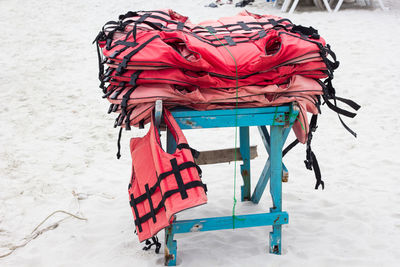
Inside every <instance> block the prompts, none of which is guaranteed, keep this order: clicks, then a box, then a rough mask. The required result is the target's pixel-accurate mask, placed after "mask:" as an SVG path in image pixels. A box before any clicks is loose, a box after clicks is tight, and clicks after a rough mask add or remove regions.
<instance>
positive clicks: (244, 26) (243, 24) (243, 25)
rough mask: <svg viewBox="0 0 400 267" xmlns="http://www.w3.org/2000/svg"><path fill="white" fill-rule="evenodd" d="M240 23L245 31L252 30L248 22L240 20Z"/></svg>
mask: <svg viewBox="0 0 400 267" xmlns="http://www.w3.org/2000/svg"><path fill="white" fill-rule="evenodd" d="M238 24H239V26H240V27H242V29H243V30H245V31H251V29H250V28H249V26H247V24H246V23H244V22H243V21H238Z"/></svg>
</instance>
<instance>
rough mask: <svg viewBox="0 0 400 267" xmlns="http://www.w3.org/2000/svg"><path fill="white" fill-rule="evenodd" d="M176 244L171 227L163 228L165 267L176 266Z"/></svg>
mask: <svg viewBox="0 0 400 267" xmlns="http://www.w3.org/2000/svg"><path fill="white" fill-rule="evenodd" d="M176 253H177V244H176V240H174V231H173V230H172V225H170V226H168V227H167V228H165V262H164V264H165V265H166V266H175V265H176Z"/></svg>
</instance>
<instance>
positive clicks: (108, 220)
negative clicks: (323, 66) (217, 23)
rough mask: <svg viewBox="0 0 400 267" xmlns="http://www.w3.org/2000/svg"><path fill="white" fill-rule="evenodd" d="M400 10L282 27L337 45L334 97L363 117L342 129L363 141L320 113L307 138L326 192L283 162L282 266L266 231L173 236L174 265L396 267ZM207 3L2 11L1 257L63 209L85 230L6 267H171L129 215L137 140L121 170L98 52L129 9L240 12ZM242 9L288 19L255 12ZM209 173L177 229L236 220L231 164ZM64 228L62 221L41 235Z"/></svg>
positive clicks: (3, 3)
mask: <svg viewBox="0 0 400 267" xmlns="http://www.w3.org/2000/svg"><path fill="white" fill-rule="evenodd" d="M398 2H399V1H395V0H387V1H385V3H386V4H387V5H388V6H390V7H391V10H390V11H387V12H383V11H381V10H380V9H379V8H378V7H377V8H376V9H370V8H363V7H361V8H360V7H353V6H354V5H351V4H347V5H344V6H343V8H342V10H341V11H340V12H339V13H336V14H328V13H326V12H322V11H317V10H316V9H315V8H307V7H301V6H300V7H299V8H298V9H297V12H296V13H295V14H293V15H286V14H284V15H283V16H287V17H289V18H290V19H292V21H293V22H295V23H297V24H302V25H306V26H308V25H312V26H314V27H315V28H317V29H319V31H320V33H321V35H322V36H323V37H324V38H325V39H326V40H327V41H328V42H329V43H330V44H331V45H332V48H333V50H334V51H335V52H336V54H337V55H338V58H339V60H340V61H341V66H340V68H339V70H338V71H337V72H336V77H335V86H336V88H337V92H338V95H339V96H343V97H349V98H352V99H354V100H356V101H357V102H359V103H360V104H361V105H362V109H361V110H360V112H359V115H358V116H357V117H356V118H355V119H354V120H346V121H347V122H348V123H349V125H350V126H351V127H352V128H353V129H354V130H355V131H356V132H357V133H358V138H357V139H355V138H353V137H352V136H351V135H350V134H348V133H347V132H346V131H345V130H344V129H343V128H342V127H341V125H340V122H339V120H338V119H337V116H336V115H335V114H334V113H333V112H331V111H330V110H329V109H327V108H326V107H324V109H323V115H322V116H320V120H319V128H318V131H317V134H316V135H315V138H314V140H313V141H314V142H313V148H314V151H315V153H316V154H317V157H318V159H319V162H320V166H321V170H322V174H323V178H324V180H325V182H326V189H325V190H324V191H315V190H314V189H313V186H314V175H313V173H312V172H310V171H308V170H306V169H305V168H304V164H303V159H304V156H305V147H304V146H299V147H296V148H295V149H294V150H293V151H291V153H290V154H288V155H287V157H286V158H285V163H286V165H287V166H288V168H289V170H290V180H289V183H287V184H284V187H283V191H284V195H283V207H284V210H285V211H287V212H288V213H289V217H290V223H289V224H288V225H286V226H284V227H283V240H282V247H283V253H282V255H281V256H276V255H271V254H269V253H267V246H268V232H269V230H270V227H262V228H248V229H241V230H235V231H232V230H226V231H217V232H206V233H198V234H186V235H177V240H178V264H179V265H180V266H398V260H399V259H400V252H399V251H400V249H399V247H400V211H399V206H400V183H399V173H400V160H399V157H398V149H399V148H400V145H399V143H398V142H399V141H398V140H399V139H400V119H399V116H398V115H397V113H398V110H397V108H398V103H399V94H400V93H399V92H400V90H399V88H398V87H399V85H398V84H399V82H400V74H399V73H400V54H399V53H400V52H399V51H400V35H399V25H400V5H399V3H398ZM207 3H209V1H208V0H201V1H200V0H197V1H188V0H174V1H172V0H171V1H167V0H159V1H145V0H135V1H121V0H113V1H104V0H87V1H72V0H65V1H50V0H42V1H35V0H31V1H22V0H0V11H1V16H0V29H1V30H0V33H1V35H0V36H1V40H0V51H2V55H1V57H0V66H1V71H0V88H1V90H0V99H1V103H2V104H1V109H0V122H1V125H2V130H1V131H0V144H1V147H0V201H1V202H0V255H2V254H5V253H7V252H9V248H10V247H12V246H13V245H18V244H21V243H24V240H23V239H24V237H26V236H28V235H29V234H30V233H31V231H32V230H33V229H34V228H35V227H36V226H37V225H38V224H39V223H40V222H41V221H42V220H43V219H44V218H45V217H46V216H47V215H49V214H50V213H51V212H53V211H55V210H60V209H62V210H66V211H69V212H72V213H74V214H79V215H80V216H83V217H85V218H87V219H88V220H87V221H81V220H78V219H74V218H69V219H67V220H65V221H63V222H61V223H60V224H59V226H58V227H57V228H56V229H54V230H50V231H47V232H45V233H43V234H42V235H40V236H38V237H37V238H36V239H34V240H32V241H31V242H30V243H28V244H27V245H26V246H25V247H22V248H20V249H17V250H16V251H15V252H14V253H13V254H11V255H10V256H8V257H5V258H1V259H0V266H68V267H69V266H156V265H157V266H160V265H163V254H162V253H161V254H158V255H156V254H154V252H153V251H142V250H141V248H142V246H143V244H140V243H139V242H138V239H137V237H136V236H135V235H134V233H133V231H134V224H133V216H132V214H131V210H130V207H129V204H128V194H127V186H128V181H129V177H130V168H131V167H130V155H129V150H128V141H129V137H131V136H135V135H141V134H143V130H141V131H139V130H134V131H132V132H128V133H124V135H123V139H122V155H123V157H122V159H121V160H119V161H118V160H116V159H115V153H116V138H117V130H116V129H113V128H112V124H113V116H109V115H107V114H106V110H107V103H106V101H105V100H102V99H101V92H100V89H98V81H97V71H98V68H97V58H96V52H95V47H94V45H91V42H92V40H93V39H94V37H95V36H96V34H97V32H98V31H99V30H100V27H101V26H102V25H103V24H104V23H105V22H106V21H108V20H111V19H115V18H116V17H117V15H119V14H121V13H125V12H126V11H128V10H148V9H157V8H172V9H175V10H176V11H178V12H181V13H182V14H184V15H188V16H190V17H191V19H192V21H194V22H199V21H201V20H205V19H209V18H217V17H220V16H226V15H234V14H236V13H238V12H239V10H238V9H236V8H234V7H232V6H226V5H225V6H222V7H220V8H218V9H207V8H204V7H203V6H204V5H205V4H207ZM248 10H249V11H253V12H256V13H266V14H267V13H272V14H278V15H279V14H280V11H279V10H278V9H275V8H273V7H272V6H271V5H270V3H265V2H264V1H261V0H258V1H256V3H255V4H254V6H252V7H249V8H248ZM281 15H282V14H281ZM186 133H187V137H188V140H189V142H190V143H191V145H192V146H194V147H195V148H197V149H198V150H207V149H213V148H215V144H218V145H220V147H221V148H226V147H232V146H233V145H234V144H233V142H234V141H233V140H234V139H233V136H234V130H233V129H225V130H221V129H220V130H216V131H211V130H208V131H205V130H201V131H192V132H190V131H187V132H186ZM253 136H254V138H253V139H252V140H251V143H252V144H257V145H258V146H259V154H260V157H258V158H257V159H256V160H254V162H253V169H252V174H253V181H255V178H257V177H258V175H259V173H260V171H261V169H262V167H263V164H264V161H265V152H264V151H263V149H262V143H261V140H260V139H259V137H258V134H257V131H256V129H253V130H252V137H253ZM205 138H208V140H209V141H207V142H204V139H205ZM203 170H204V175H203V177H204V181H205V182H206V183H207V184H208V188H209V194H208V196H209V203H208V204H207V205H204V206H202V207H199V208H194V209H191V210H189V211H185V212H184V213H182V214H179V216H178V217H179V218H200V217H208V216H224V215H230V214H231V208H232V204H233V203H232V197H233V188H232V187H233V164H230V165H228V164H219V165H210V166H207V167H203ZM253 183H254V182H253ZM240 184H241V182H240V180H238V189H237V192H239V191H240V190H239V186H240ZM73 192H75V196H74V194H73ZM77 193H78V194H79V200H78V198H77V197H76V194H77ZM237 197H238V198H239V194H237ZM270 205H271V201H270V198H269V197H267V196H264V197H263V198H262V200H261V203H260V204H259V205H258V206H254V205H252V204H251V203H239V204H238V207H237V212H238V213H239V214H240V213H249V212H261V211H267V210H268V208H269V206H270ZM64 217H66V215H64V214H57V215H55V216H54V217H52V218H51V219H50V220H49V221H48V222H46V223H45V224H44V225H43V226H42V227H41V229H43V228H45V227H47V226H49V225H51V224H52V223H54V222H56V221H57V220H60V219H62V218H64ZM159 236H160V238H161V240H163V239H164V237H163V234H160V235H159Z"/></svg>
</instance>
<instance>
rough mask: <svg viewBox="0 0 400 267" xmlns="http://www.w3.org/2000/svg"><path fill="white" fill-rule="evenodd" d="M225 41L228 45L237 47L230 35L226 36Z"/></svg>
mask: <svg viewBox="0 0 400 267" xmlns="http://www.w3.org/2000/svg"><path fill="white" fill-rule="evenodd" d="M224 39H225V41H226V42H227V43H228V45H229V46H235V45H236V43H235V42H234V41H233V39H232V37H230V36H229V35H225V36H224Z"/></svg>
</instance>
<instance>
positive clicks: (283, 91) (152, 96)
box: [107, 75, 323, 143]
mask: <svg viewBox="0 0 400 267" xmlns="http://www.w3.org/2000/svg"><path fill="white" fill-rule="evenodd" d="M289 81H290V82H289V83H287V84H282V85H279V86H278V85H268V86H244V87H240V88H239V90H238V91H237V96H236V89H235V88H232V89H229V90H226V89H217V88H201V89H199V88H191V89H187V88H186V87H184V88H179V87H175V86H172V85H168V84H145V85H140V86H138V87H137V88H135V89H134V90H133V91H132V92H131V93H130V94H129V98H128V100H127V104H126V106H127V114H125V116H122V115H121V114H120V116H119V118H118V119H117V125H121V126H124V127H127V128H129V127H130V126H131V125H134V126H138V124H139V123H140V122H141V121H142V122H143V124H145V123H147V122H148V121H149V120H150V116H151V112H152V111H153V109H154V103H155V101H156V100H158V99H161V100H163V105H164V106H165V107H166V108H168V109H170V108H173V107H176V106H186V107H190V108H193V109H196V110H210V109H224V108H235V107H236V101H238V107H239V108H250V107H264V106H279V105H282V104H286V103H291V102H297V103H298V104H299V108H300V116H299V120H296V122H295V124H294V125H293V130H294V132H295V134H296V136H297V138H298V140H299V141H300V142H302V143H304V142H305V141H306V139H307V133H308V121H307V115H306V113H307V112H310V113H312V114H318V99H317V96H318V95H322V93H323V92H322V88H321V85H320V84H319V83H318V82H317V81H315V80H314V79H310V78H306V77H303V76H298V75H297V76H293V77H292V78H290V80H289ZM109 90H110V91H111V92H112V93H110V94H109V96H108V98H107V99H108V100H109V101H110V102H111V106H110V110H112V109H115V110H114V111H116V112H122V110H121V102H122V101H123V97H124V95H127V94H128V93H129V91H130V88H119V87H117V86H115V87H113V86H109Z"/></svg>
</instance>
